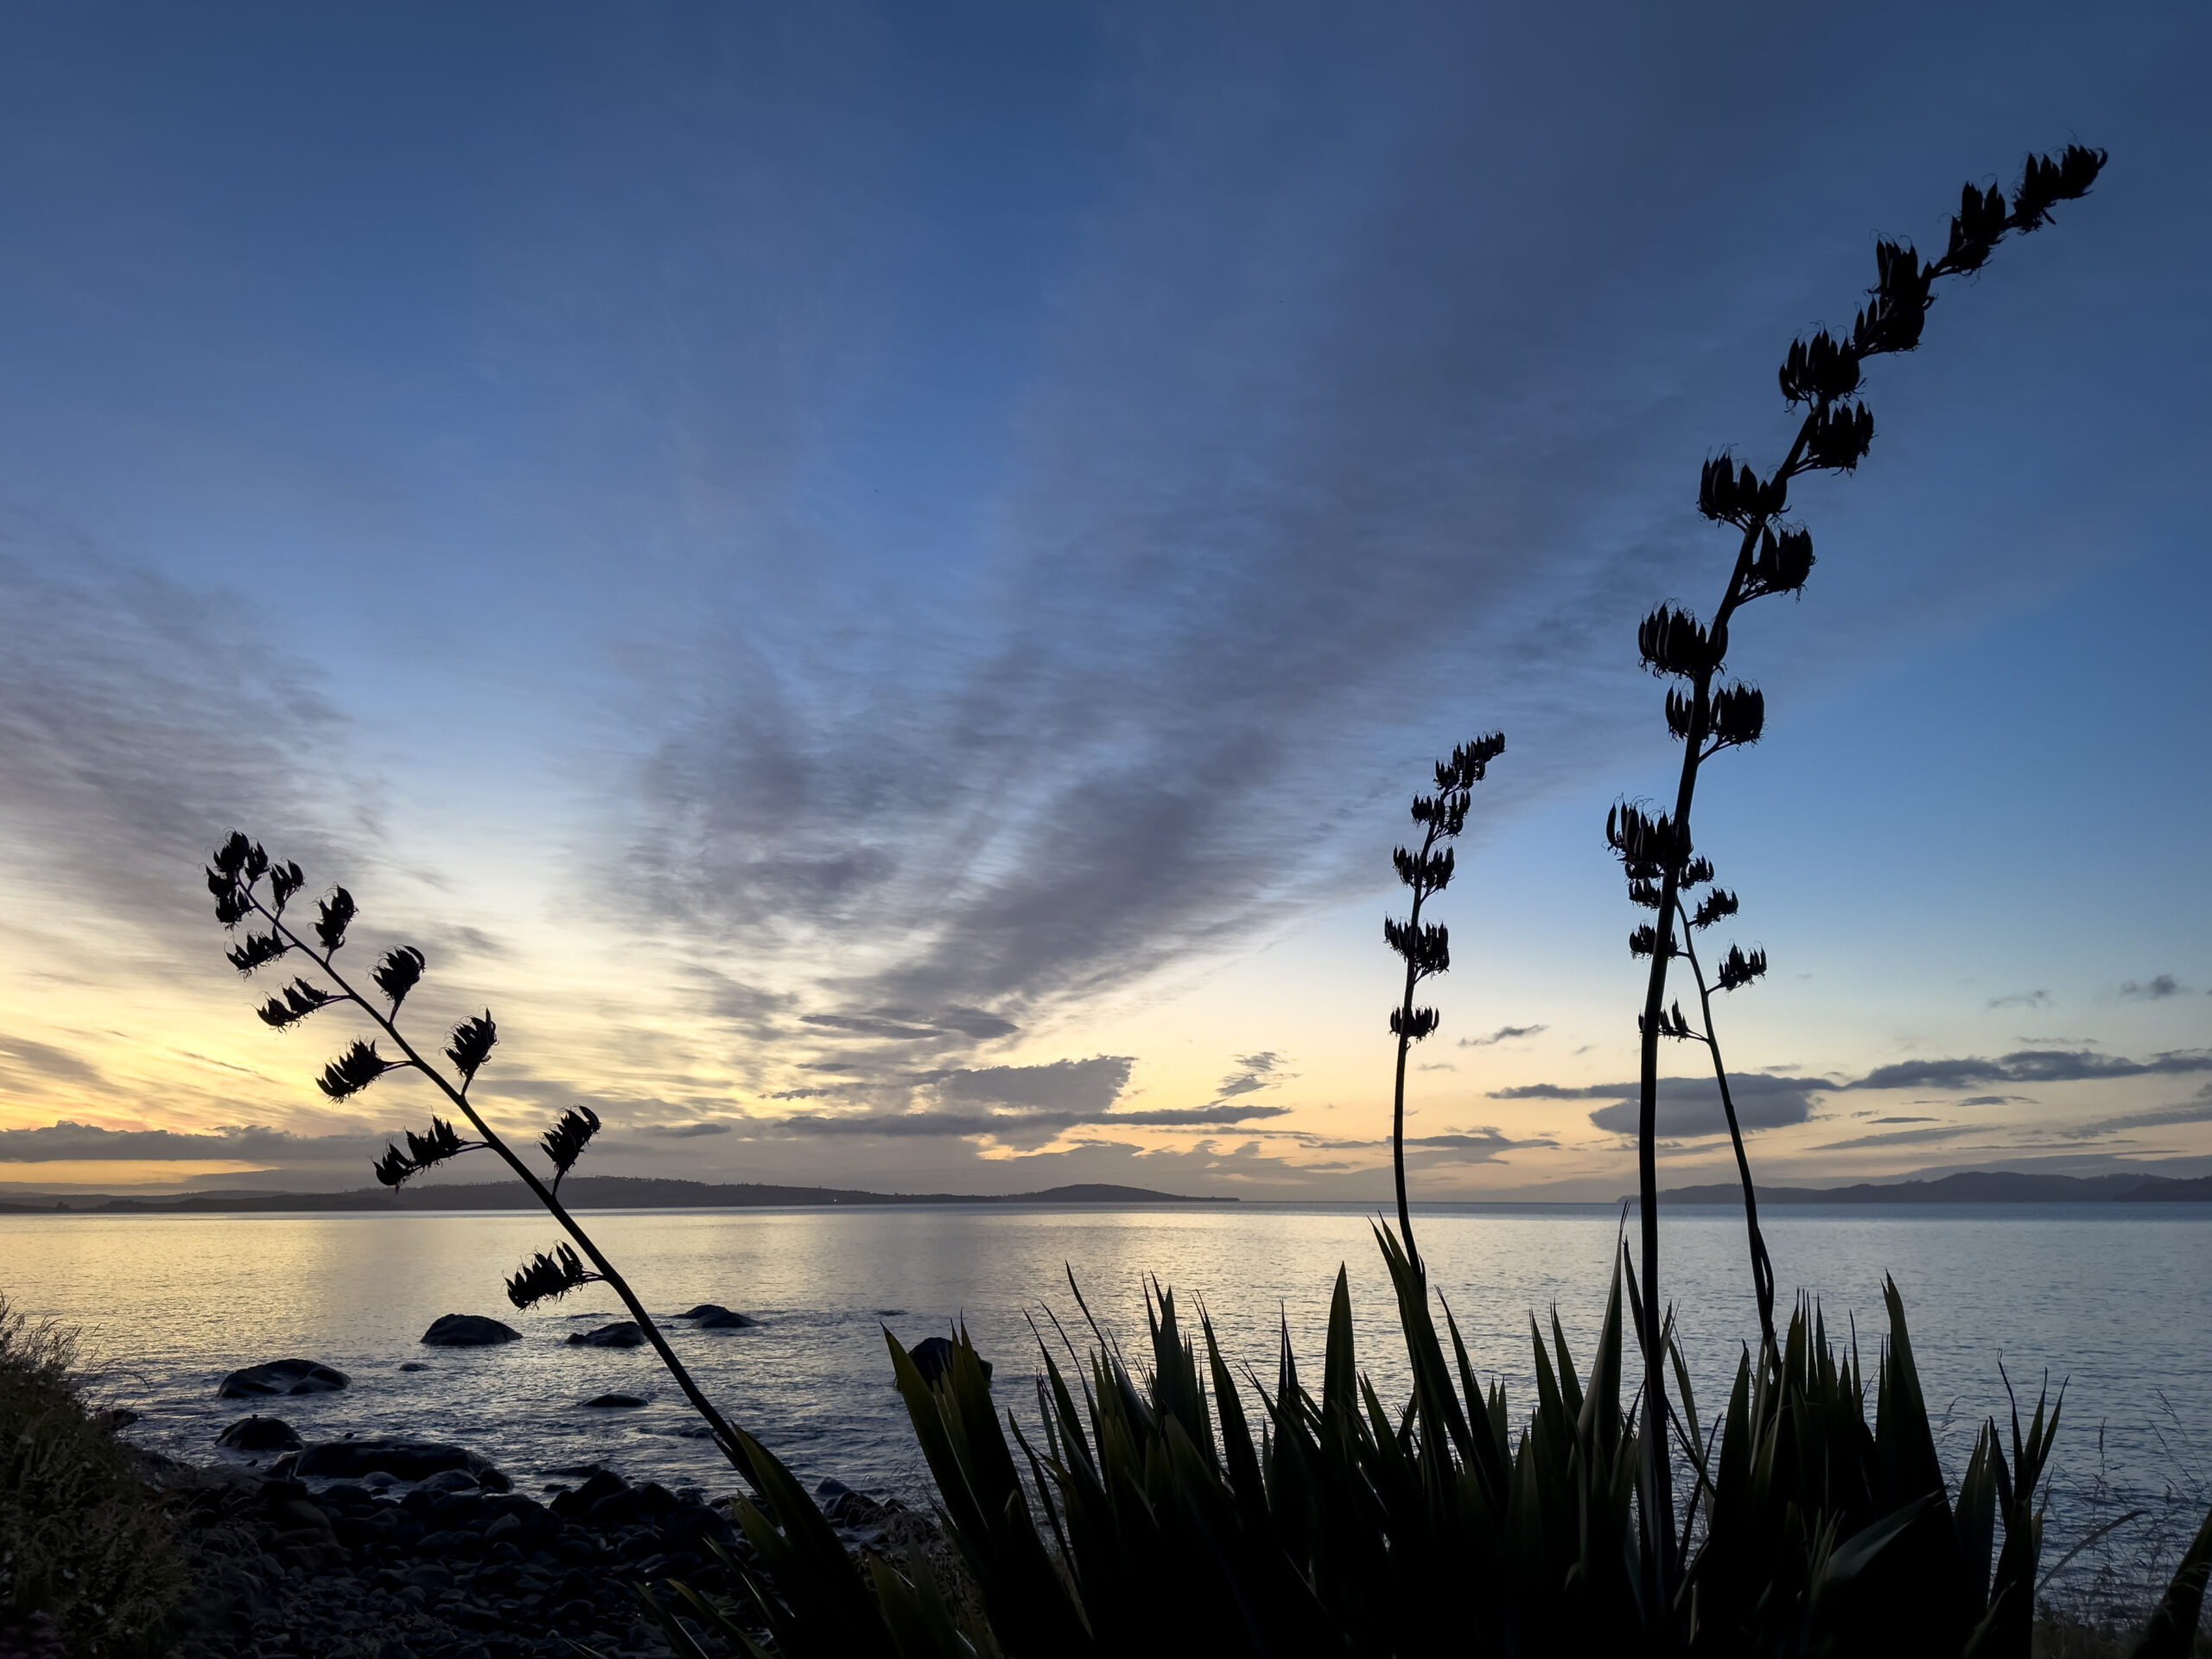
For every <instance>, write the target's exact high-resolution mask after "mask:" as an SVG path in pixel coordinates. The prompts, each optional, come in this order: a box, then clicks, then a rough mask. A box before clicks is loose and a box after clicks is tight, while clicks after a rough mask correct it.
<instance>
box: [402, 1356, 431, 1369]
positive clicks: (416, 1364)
mask: <svg viewBox="0 0 2212 1659" xmlns="http://www.w3.org/2000/svg"><path fill="white" fill-rule="evenodd" d="M399 1369H400V1370H403V1371H427V1370H429V1369H430V1368H429V1366H427V1365H425V1364H424V1363H423V1362H422V1361H421V1360H419V1359H410V1360H409V1361H408V1362H407V1363H405V1364H404V1365H402V1366H401V1367H400V1368H399Z"/></svg>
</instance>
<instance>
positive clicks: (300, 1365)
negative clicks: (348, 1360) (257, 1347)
mask: <svg viewBox="0 0 2212 1659" xmlns="http://www.w3.org/2000/svg"><path fill="white" fill-rule="evenodd" d="M352 1380H353V1379H352V1378H350V1377H348V1376H346V1373H345V1372H343V1371H340V1370H333V1369H332V1368H331V1367H329V1366H327V1365H321V1364H317V1363H315V1361H314V1360H311V1359H272V1360H270V1362H269V1363H267V1364H266V1365H249V1366H247V1367H246V1368H245V1370H238V1371H232V1373H231V1374H230V1375H229V1376H226V1377H225V1378H224V1379H223V1381H222V1383H221V1385H220V1386H219V1387H218V1388H217V1389H216V1390H215V1392H216V1393H217V1394H218V1395H220V1396H221V1397H222V1398H224V1399H226V1400H251V1399H252V1398H254V1397H255V1396H256V1395H267V1394H327V1393H329V1392H330V1391H331V1390H333V1389H342V1388H344V1387H345V1386H346V1383H349V1382H351V1381H352Z"/></svg>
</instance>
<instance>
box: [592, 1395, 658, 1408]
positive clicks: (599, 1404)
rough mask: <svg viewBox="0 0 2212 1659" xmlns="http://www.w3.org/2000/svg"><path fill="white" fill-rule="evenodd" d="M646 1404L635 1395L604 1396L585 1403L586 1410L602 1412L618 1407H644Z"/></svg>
mask: <svg viewBox="0 0 2212 1659" xmlns="http://www.w3.org/2000/svg"><path fill="white" fill-rule="evenodd" d="M644 1404H645V1402H644V1401H642V1400H640V1399H639V1397H638V1396H637V1395H634V1394H602V1395H599V1396H598V1397H596V1398H595V1399H591V1400H587V1401H585V1402H584V1408H585V1409H586V1410H587V1411H601V1410H607V1409H611V1408H614V1407H617V1406H642V1405H644Z"/></svg>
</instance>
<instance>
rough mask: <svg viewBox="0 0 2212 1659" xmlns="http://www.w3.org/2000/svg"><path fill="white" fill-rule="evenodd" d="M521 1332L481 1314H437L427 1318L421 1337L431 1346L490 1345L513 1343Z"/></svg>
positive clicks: (519, 1337)
mask: <svg viewBox="0 0 2212 1659" xmlns="http://www.w3.org/2000/svg"><path fill="white" fill-rule="evenodd" d="M521 1338H522V1332H519V1331H518V1330H516V1329H515V1328H514V1327H513V1326H512V1325H502V1324H500V1323H499V1320H497V1319H486V1318H485V1317H484V1316H483V1315H482V1314H481V1313H441V1314H440V1315H439V1316H438V1317H437V1318H436V1319H433V1320H431V1321H430V1328H429V1330H427V1331H425V1332H423V1341H424V1342H425V1343H427V1344H429V1346H431V1347H433V1348H490V1347H493V1346H496V1345H497V1344H499V1343H503V1342H517V1341H519V1340H520V1339H521Z"/></svg>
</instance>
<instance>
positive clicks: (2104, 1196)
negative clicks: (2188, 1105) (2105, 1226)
mask: <svg viewBox="0 0 2212 1659" xmlns="http://www.w3.org/2000/svg"><path fill="white" fill-rule="evenodd" d="M1754 1191H1756V1192H1758V1200H1759V1202H1760V1203H1761V1204H2111V1203H2114V1202H2120V1203H2133V1202H2136V1201H2138V1200H2140V1199H2145V1198H2196V1199H2200V1200H2201V1199H2205V1198H2212V1179H2205V1180H2201V1181H2177V1180H2174V1179H2171V1178H2170V1177H2167V1176H2164V1175H2023V1174H2018V1173H2014V1172H2013V1171H2011V1170H2002V1169H1991V1170H1967V1171H1963V1172H1961V1173H1959V1174H1956V1175H1946V1176H1944V1177H1943V1178H1942V1179H1941V1180H1935V1181H1861V1182H1859V1184H1858V1185H1853V1186H1832V1187H1815V1186H1761V1187H1756V1188H1754ZM1659 1197H1660V1198H1661V1199H1662V1201H1666V1200H1672V1201H1673V1202H1674V1203H1676V1204H1740V1203H1741V1202H1743V1198H1744V1189H1743V1188H1742V1187H1741V1186H1739V1185H1737V1184H1736V1183H1735V1182H1734V1181H1727V1182H1720V1183H1715V1184H1714V1185H1709V1186H1677V1187H1671V1188H1669V1190H1667V1191H1666V1192H1662V1193H1661V1194H1660V1195H1659Z"/></svg>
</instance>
